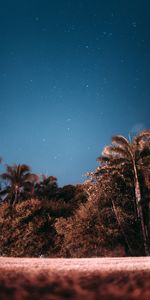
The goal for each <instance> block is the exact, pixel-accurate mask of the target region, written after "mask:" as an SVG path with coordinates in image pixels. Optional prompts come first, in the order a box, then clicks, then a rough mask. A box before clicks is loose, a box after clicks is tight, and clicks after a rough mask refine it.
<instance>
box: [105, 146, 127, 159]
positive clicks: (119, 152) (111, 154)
mask: <svg viewBox="0 0 150 300" xmlns="http://www.w3.org/2000/svg"><path fill="white" fill-rule="evenodd" d="M102 155H103V156H105V157H108V158H121V157H122V158H124V159H128V160H130V157H129V153H128V152H127V151H126V150H125V149H122V148H120V147H114V146H106V147H105V148H104V149H103V151H102Z"/></svg>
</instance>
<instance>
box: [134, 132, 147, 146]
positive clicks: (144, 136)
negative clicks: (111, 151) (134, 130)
mask: <svg viewBox="0 0 150 300" xmlns="http://www.w3.org/2000/svg"><path fill="white" fill-rule="evenodd" d="M142 140H145V141H150V130H143V131H141V132H140V133H139V134H138V135H137V136H135V137H134V139H133V141H132V144H139V143H140V141H142Z"/></svg>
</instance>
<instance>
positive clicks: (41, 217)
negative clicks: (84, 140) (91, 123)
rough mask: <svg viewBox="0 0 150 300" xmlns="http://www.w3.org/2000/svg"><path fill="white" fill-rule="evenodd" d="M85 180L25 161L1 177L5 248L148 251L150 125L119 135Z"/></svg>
mask: <svg viewBox="0 0 150 300" xmlns="http://www.w3.org/2000/svg"><path fill="white" fill-rule="evenodd" d="M98 162H99V166H98V168H97V169H96V170H95V171H94V172H91V173H90V174H88V176H89V177H90V179H89V180H88V181H86V182H84V183H83V184H79V185H66V186H64V187H58V184H57V178H56V177H54V176H48V177H46V176H44V175H43V176H37V175H35V174H32V173H31V170H30V168H29V167H28V166H26V165H13V166H7V168H6V172H5V173H3V174H2V175H1V186H0V195H1V205H0V253H1V255H10V256H40V255H44V256H50V257H54V256H55V257H93V256H117V255H118V256H125V255H130V256H138V255H149V253H150V130H145V131H142V132H141V133H139V134H138V135H137V136H136V137H134V138H133V140H132V141H131V142H129V141H128V140H127V139H126V138H124V137H123V136H114V137H113V138H112V145H111V146H106V147H105V148H104V150H103V152H102V155H101V156H100V157H99V158H98Z"/></svg>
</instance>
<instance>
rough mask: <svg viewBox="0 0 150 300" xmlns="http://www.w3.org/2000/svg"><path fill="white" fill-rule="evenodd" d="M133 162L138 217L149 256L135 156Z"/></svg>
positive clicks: (145, 249) (146, 253) (145, 248)
mask: <svg viewBox="0 0 150 300" xmlns="http://www.w3.org/2000/svg"><path fill="white" fill-rule="evenodd" d="M132 161H133V168H134V175H135V176H134V178H135V200H136V207H137V215H138V219H139V221H140V226H141V232H142V237H143V243H144V251H145V255H146V256H149V255H150V253H149V247H148V238H147V234H146V228H145V224H144V217H143V210H142V206H141V201H142V197H141V190H140V184H139V180H138V174H137V169H136V165H135V160H134V158H133V156H132Z"/></svg>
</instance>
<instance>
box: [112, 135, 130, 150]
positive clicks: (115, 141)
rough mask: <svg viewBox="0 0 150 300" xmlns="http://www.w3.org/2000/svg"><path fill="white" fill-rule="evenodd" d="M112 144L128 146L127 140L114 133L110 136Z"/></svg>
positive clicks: (122, 146)
mask: <svg viewBox="0 0 150 300" xmlns="http://www.w3.org/2000/svg"><path fill="white" fill-rule="evenodd" d="M112 144H114V145H117V146H118V147H121V148H129V146H130V143H129V141H128V140H127V139H126V138H125V137H124V136H122V135H115V136H113V137H112Z"/></svg>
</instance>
